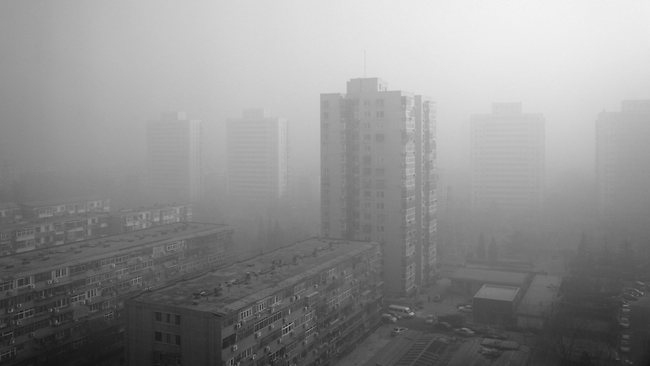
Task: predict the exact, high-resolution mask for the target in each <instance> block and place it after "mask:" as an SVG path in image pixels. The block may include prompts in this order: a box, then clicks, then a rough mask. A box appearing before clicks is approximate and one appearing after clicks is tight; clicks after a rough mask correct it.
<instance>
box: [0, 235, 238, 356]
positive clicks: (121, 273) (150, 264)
mask: <svg viewBox="0 0 650 366" xmlns="http://www.w3.org/2000/svg"><path fill="white" fill-rule="evenodd" d="M231 246H232V230H230V229H229V228H228V227H226V226H223V225H213V224H199V223H180V224H170V225H164V226H159V227H156V228H151V229H145V230H140V231H136V232H133V233H129V234H121V235H114V236H108V237H104V238H100V239H93V240H86V241H81V242H76V243H72V244H64V245H60V246H57V247H54V248H46V249H41V250H33V251H30V252H26V253H21V254H15V255H10V256H5V257H2V258H0V278H1V280H0V329H1V332H0V354H1V355H6V357H5V358H4V359H3V365H5V364H7V365H49V364H59V362H63V361H65V362H72V361H74V360H86V361H85V362H89V361H88V358H89V357H90V358H92V357H99V358H98V360H100V359H106V358H109V357H119V356H121V355H122V352H121V349H122V348H121V347H122V346H123V343H122V342H123V332H124V318H123V317H122V309H123V305H124V301H125V299H126V298H128V297H130V296H133V295H134V294H137V293H138V292H141V291H145V290H146V289H149V288H155V287H156V286H160V285H163V284H167V283H168V282H169V281H172V280H174V279H180V278H182V277H183V276H187V275H191V274H192V273H198V272H201V271H207V270H209V269H213V268H216V267H218V266H220V265H223V264H224V263H226V262H229V261H230V260H231V259H230V258H228V252H229V250H230V247H231ZM97 342H101V343H100V344H97ZM3 357H4V356H3Z"/></svg>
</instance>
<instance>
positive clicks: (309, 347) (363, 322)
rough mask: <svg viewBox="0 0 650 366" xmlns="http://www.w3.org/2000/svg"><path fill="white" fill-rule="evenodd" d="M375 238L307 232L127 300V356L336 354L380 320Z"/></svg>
mask: <svg viewBox="0 0 650 366" xmlns="http://www.w3.org/2000/svg"><path fill="white" fill-rule="evenodd" d="M380 262H381V254H380V250H379V247H378V245H377V244H374V243H361V242H343V241H323V240H317V239H310V240H307V241H304V242H299V243H296V244H293V245H289V246H286V247H283V248H281V249H277V250H275V251H272V252H269V253H267V254H264V255H260V256H258V257H255V258H252V259H249V260H246V261H242V262H239V263H236V264H233V265H232V266H229V267H225V268H222V269H219V270H216V271H212V272H211V273H208V274H205V275H203V276H200V277H197V278H195V279H193V280H190V281H184V282H180V283H178V284H175V285H171V286H168V287H166V288H162V289H159V290H156V291H153V292H149V293H143V294H141V295H140V296H137V297H135V298H133V299H131V300H129V301H128V302H127V305H126V311H127V363H128V365H167V364H183V365H215V366H221V365H227V366H235V365H242V366H243V365H266V364H273V365H289V364H291V365H316V364H328V363H331V362H335V360H337V359H338V357H340V355H341V354H343V353H345V352H346V351H348V350H349V349H351V348H352V347H354V345H355V344H356V343H358V342H359V341H361V340H362V339H363V338H364V337H365V336H366V335H367V334H368V333H369V332H371V331H372V330H374V329H375V327H376V326H377V325H378V323H379V321H380V319H379V312H380V311H381V301H382V286H383V283H382V282H381V278H380V268H381V263H380Z"/></svg>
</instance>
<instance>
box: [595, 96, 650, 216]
mask: <svg viewBox="0 0 650 366" xmlns="http://www.w3.org/2000/svg"><path fill="white" fill-rule="evenodd" d="M648 136H650V100H629V101H623V103H622V107H621V111H620V112H602V113H600V115H599V116H598V120H597V121H596V178H597V192H598V205H599V211H600V213H601V214H602V215H604V216H605V217H617V218H619V219H631V218H632V217H642V216H645V217H646V218H648V217H650V190H649V189H648V187H650V144H648Z"/></svg>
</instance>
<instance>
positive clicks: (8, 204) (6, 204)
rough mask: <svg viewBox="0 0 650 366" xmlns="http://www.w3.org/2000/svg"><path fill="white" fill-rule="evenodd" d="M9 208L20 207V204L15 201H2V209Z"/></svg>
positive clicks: (0, 204) (0, 203) (0, 208)
mask: <svg viewBox="0 0 650 366" xmlns="http://www.w3.org/2000/svg"><path fill="white" fill-rule="evenodd" d="M7 208H20V206H18V205H17V204H16V203H14V202H0V210H4V209H7Z"/></svg>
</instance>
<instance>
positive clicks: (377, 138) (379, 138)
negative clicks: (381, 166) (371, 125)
mask: <svg viewBox="0 0 650 366" xmlns="http://www.w3.org/2000/svg"><path fill="white" fill-rule="evenodd" d="M385 139H386V136H384V134H383V133H377V134H375V141H377V142H384V140H385Z"/></svg>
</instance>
